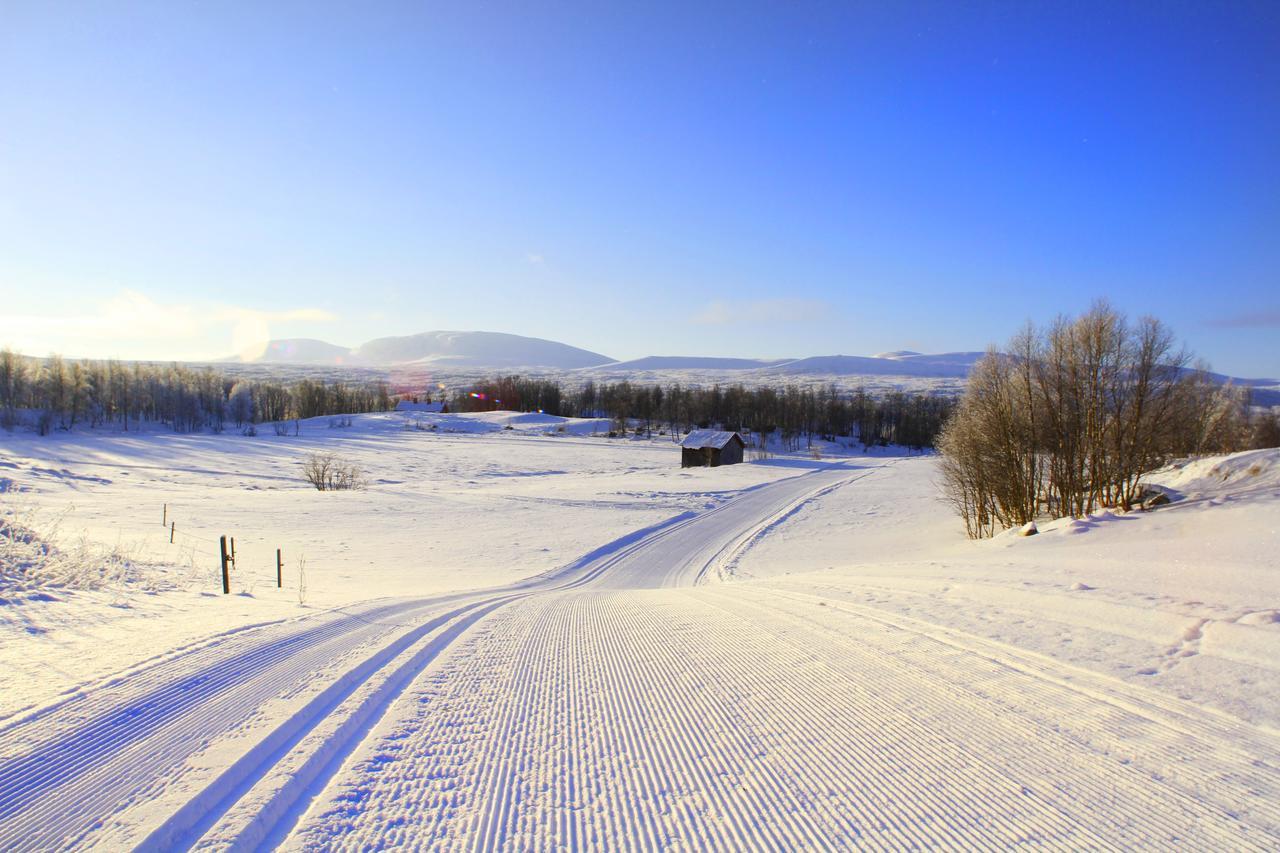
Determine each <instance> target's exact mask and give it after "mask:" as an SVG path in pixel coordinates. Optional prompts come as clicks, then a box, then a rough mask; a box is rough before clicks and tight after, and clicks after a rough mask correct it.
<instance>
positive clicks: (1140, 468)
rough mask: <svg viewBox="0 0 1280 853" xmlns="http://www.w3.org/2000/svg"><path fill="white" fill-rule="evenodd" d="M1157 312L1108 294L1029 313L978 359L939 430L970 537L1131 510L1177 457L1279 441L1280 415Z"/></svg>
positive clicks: (950, 487)
mask: <svg viewBox="0 0 1280 853" xmlns="http://www.w3.org/2000/svg"><path fill="white" fill-rule="evenodd" d="M1189 363H1190V354H1189V353H1188V352H1187V350H1186V349H1185V348H1183V347H1182V346H1181V345H1180V344H1179V343H1178V342H1177V341H1176V340H1175V338H1174V335H1173V334H1172V333H1171V332H1170V330H1169V329H1168V328H1167V327H1166V326H1165V325H1164V324H1162V323H1161V322H1160V321H1159V320H1156V319H1153V318H1149V317H1148V318H1143V319H1141V320H1139V321H1138V322H1136V323H1131V322H1130V321H1129V320H1128V319H1127V318H1126V317H1125V316H1124V315H1122V314H1120V313H1119V312H1117V311H1116V310H1114V309H1113V308H1111V307H1110V306H1109V305H1107V304H1105V303H1101V304H1098V305H1096V306H1095V307H1094V308H1093V309H1092V310H1090V311H1089V312H1088V313H1087V314H1084V315H1083V316H1080V317H1078V318H1076V319H1069V318H1061V319H1059V320H1058V321H1057V322H1055V323H1053V324H1052V325H1051V326H1049V327H1048V328H1045V329H1037V328H1035V327H1032V326H1028V327H1027V328H1026V329H1025V330H1024V331H1023V332H1022V333H1021V334H1019V335H1017V336H1016V337H1015V338H1014V339H1013V340H1012V341H1011V342H1010V344H1009V346H1008V347H1007V348H1006V349H1005V351H1004V353H997V352H996V351H994V350H992V351H991V352H989V353H988V355H987V356H986V357H985V358H984V359H982V360H981V361H980V362H979V363H978V364H977V365H976V366H975V368H974V370H973V372H972V374H971V375H970V377H969V382H968V386H967V388H966V390H965V393H964V396H963V397H962V399H961V401H960V404H959V407H958V408H957V410H956V412H955V414H954V416H953V417H952V418H951V420H950V421H949V422H948V423H947V425H946V427H945V428H944V430H943V432H942V435H941V436H940V438H939V441H938V448H939V450H940V451H941V453H942V474H943V483H944V489H945V492H946V494H947V496H948V497H949V499H950V500H951V502H952V504H953V505H954V506H955V508H956V510H957V511H958V512H959V514H960V515H961V516H962V517H963V518H964V522H965V526H966V528H967V530H968V533H969V535H970V536H971V537H974V538H978V537H984V536H991V535H994V534H995V533H996V532H998V531H999V530H1001V529H1004V528H1009V527H1013V526H1017V525H1023V524H1026V523H1027V522H1029V521H1032V520H1034V519H1035V518H1037V517H1038V516H1041V515H1044V514H1048V515H1051V516H1054V517H1059V516H1067V515H1069V516H1073V517H1081V516H1084V515H1087V514H1089V513H1091V512H1093V511H1095V510H1096V509H1099V508H1101V507H1119V508H1122V509H1126V510H1127V509H1130V508H1132V507H1133V506H1134V505H1135V504H1137V503H1138V502H1139V501H1140V499H1141V496H1142V488H1143V486H1142V483H1141V478H1142V475H1143V474H1144V473H1146V472H1147V471H1151V470H1153V469H1155V468H1158V467H1160V466H1161V465H1163V464H1165V463H1166V462H1167V461H1168V460H1169V459H1171V458H1174V457H1178V456H1186V455H1193V454H1203V453H1225V452H1231V451H1235V450H1241V449H1245V448H1247V447H1250V446H1269V444H1271V443H1273V442H1274V441H1275V433H1276V431H1277V424H1276V419H1275V416H1274V415H1272V414H1271V413H1262V412H1258V413H1252V412H1251V410H1250V407H1249V394H1248V391H1247V389H1237V388H1232V387H1230V386H1222V385H1218V384H1216V383H1214V382H1212V381H1211V380H1210V379H1209V378H1208V377H1207V376H1206V374H1205V371H1204V370H1201V369H1191V368H1189V366H1188V365H1189Z"/></svg>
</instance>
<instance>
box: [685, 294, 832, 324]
mask: <svg viewBox="0 0 1280 853" xmlns="http://www.w3.org/2000/svg"><path fill="white" fill-rule="evenodd" d="M831 311H832V306H831V304H830V303H829V302H824V301H822V300H821V299H753V300H747V301H743V302H730V301H727V300H723V299H717V300H715V301H713V302H709V303H707V305H706V306H705V307H704V308H703V309H702V311H700V312H699V313H698V314H696V315H695V316H694V318H693V322H694V323H695V324H697V325H699V326H752V325H765V324H777V323H810V322H813V321H815V320H820V319H822V318H824V317H827V316H830V314H831Z"/></svg>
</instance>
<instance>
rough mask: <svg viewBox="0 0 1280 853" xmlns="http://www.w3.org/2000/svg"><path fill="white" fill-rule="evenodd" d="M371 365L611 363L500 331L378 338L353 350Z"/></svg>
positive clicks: (570, 367)
mask: <svg viewBox="0 0 1280 853" xmlns="http://www.w3.org/2000/svg"><path fill="white" fill-rule="evenodd" d="M356 357H357V358H359V359H360V360H361V361H364V362H367V363H373V364H405V363H410V362H412V363H418V364H421V363H440V364H442V366H444V365H447V366H452V367H554V368H558V369H560V370H573V369H574V368H577V367H592V366H595V365H601V364H607V363H608V362H611V361H613V359H611V358H609V357H608V356H606V355H601V354H600V353H598V352H591V351H589V350H584V349H578V348H577V347H571V346H569V345H568V344H562V343H559V342H557V341H547V340H543V339H542V338H526V337H522V336H521V335H508V334H504V333H502V332H423V333H421V334H418V335H405V336H404V337H396V338H378V339H377V340H373V341H369V342H368V343H367V344H364V345H363V346H361V347H359V348H358V349H357V350H356Z"/></svg>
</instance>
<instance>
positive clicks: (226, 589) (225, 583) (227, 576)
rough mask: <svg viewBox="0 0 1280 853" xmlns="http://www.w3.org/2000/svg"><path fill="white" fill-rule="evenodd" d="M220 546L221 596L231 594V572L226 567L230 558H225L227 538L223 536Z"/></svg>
mask: <svg viewBox="0 0 1280 853" xmlns="http://www.w3.org/2000/svg"><path fill="white" fill-rule="evenodd" d="M221 544H222V594H223V595H230V594H231V571H230V569H229V568H228V567H227V561H228V560H230V559H231V558H230V557H228V556H227V537H226V536H223V537H222V540H221Z"/></svg>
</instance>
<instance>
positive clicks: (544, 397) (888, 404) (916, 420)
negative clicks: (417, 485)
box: [450, 376, 955, 450]
mask: <svg viewBox="0 0 1280 853" xmlns="http://www.w3.org/2000/svg"><path fill="white" fill-rule="evenodd" d="M954 407H955V400H954V399H953V398H951V397H949V396H943V395H928V394H906V393H902V392H890V393H887V394H882V395H879V396H872V395H870V394H867V393H866V392H865V391H854V392H852V393H841V392H840V391H839V390H837V389H836V388H835V387H834V386H828V387H825V388H818V389H815V388H809V387H804V388H801V387H797V386H794V385H788V386H785V387H782V388H770V387H755V388H747V387H744V386H743V385H728V386H725V387H721V386H719V385H716V386H713V387H711V388H701V387H699V388H693V387H683V386H680V385H668V386H666V387H663V386H661V385H644V384H639V383H632V382H614V383H602V384H597V383H595V382H587V383H585V384H583V385H582V386H581V387H579V388H576V389H566V388H564V387H563V386H561V385H560V384H559V383H558V382H554V381H551V380H545V379H529V378H525V377H520V376H507V377H504V378H502V379H495V380H492V381H489V382H481V383H477V384H476V385H475V386H474V387H472V388H471V389H470V390H468V391H462V392H459V393H457V394H455V395H454V397H453V399H452V401H451V402H450V408H451V410H452V411H458V412H473V411H487V410H492V409H512V410H515V411H521V412H537V411H541V412H547V413H548V414H553V415H563V416H567V417H578V418H590V417H607V418H609V419H610V420H612V421H613V423H614V429H616V430H618V431H623V430H626V429H630V428H631V427H632V426H633V425H634V426H635V427H636V428H637V429H639V430H641V431H643V432H645V433H646V434H652V433H653V432H655V431H663V432H669V433H671V434H673V435H674V434H678V433H680V432H687V431H688V430H691V429H693V428H695V427H697V428H701V429H706V428H708V427H716V428H719V429H726V430H737V431H741V432H745V433H748V434H749V435H751V436H769V435H773V434H775V433H776V434H777V435H778V436H779V437H780V438H781V440H782V442H783V444H784V446H786V447H787V448H788V449H791V450H796V449H798V448H799V447H801V446H802V445H803V446H811V445H812V444H813V441H814V439H817V438H826V439H834V438H837V437H855V438H857V439H858V440H859V441H861V442H862V443H863V444H864V445H868V446H870V445H886V444H898V445H903V446H905V447H909V448H913V449H917V450H918V449H921V448H925V447H932V446H933V444H934V441H935V439H936V438H937V436H938V434H939V433H940V431H941V430H942V426H943V424H944V423H945V422H946V420H947V417H948V416H949V415H950V413H951V411H952V409H953V408H954Z"/></svg>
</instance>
